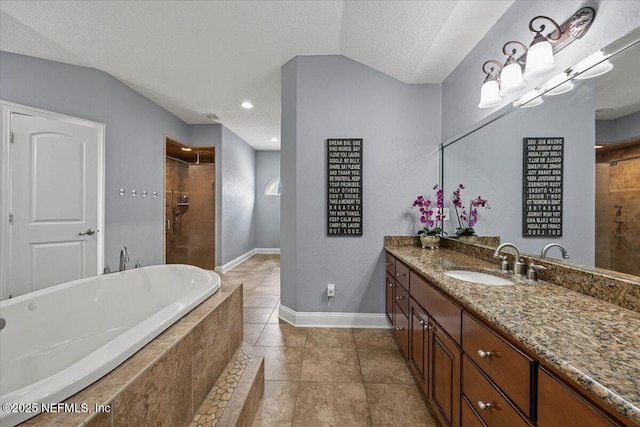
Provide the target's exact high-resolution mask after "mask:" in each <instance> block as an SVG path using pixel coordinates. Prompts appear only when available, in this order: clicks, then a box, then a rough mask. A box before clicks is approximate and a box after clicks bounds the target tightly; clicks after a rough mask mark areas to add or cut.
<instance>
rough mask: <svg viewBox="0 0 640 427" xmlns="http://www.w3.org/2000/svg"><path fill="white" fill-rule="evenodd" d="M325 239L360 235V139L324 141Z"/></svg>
mask: <svg viewBox="0 0 640 427" xmlns="http://www.w3.org/2000/svg"><path fill="white" fill-rule="evenodd" d="M327 236H362V139H327Z"/></svg>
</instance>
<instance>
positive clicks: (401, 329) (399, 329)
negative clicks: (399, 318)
mask: <svg viewBox="0 0 640 427" xmlns="http://www.w3.org/2000/svg"><path fill="white" fill-rule="evenodd" d="M396 331H404V328H401V327H397V328H396Z"/></svg>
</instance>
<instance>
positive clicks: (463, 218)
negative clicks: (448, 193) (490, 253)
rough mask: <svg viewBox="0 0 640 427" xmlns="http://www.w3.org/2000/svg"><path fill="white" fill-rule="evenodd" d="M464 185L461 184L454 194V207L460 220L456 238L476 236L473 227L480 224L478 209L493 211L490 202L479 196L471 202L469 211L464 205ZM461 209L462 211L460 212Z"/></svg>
mask: <svg viewBox="0 0 640 427" xmlns="http://www.w3.org/2000/svg"><path fill="white" fill-rule="evenodd" d="M464 188H465V187H464V185H462V184H460V185H459V186H458V188H457V189H456V191H454V192H453V207H454V209H455V210H456V217H457V218H458V228H456V236H458V237H459V236H474V235H475V234H476V232H475V230H474V229H473V227H475V225H476V224H477V223H478V208H485V209H491V206H489V202H488V201H487V200H485V199H483V198H482V197H480V196H478V197H477V198H475V199H472V200H471V201H470V202H469V211H467V210H466V208H465V206H464V205H463V204H462V197H461V194H460V193H461V191H462V190H464ZM458 209H460V211H458Z"/></svg>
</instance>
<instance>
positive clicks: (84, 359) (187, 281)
mask: <svg viewBox="0 0 640 427" xmlns="http://www.w3.org/2000/svg"><path fill="white" fill-rule="evenodd" d="M219 288H220V277H219V276H218V275H217V274H216V273H214V272H212V271H207V270H203V269H200V268H198V267H193V266H189V265H176V264H174V265H158V266H152V267H144V268H140V269H135V270H129V271H125V272H120V273H113V274H108V275H103V276H97V277H90V278H86V279H80V280H75V281H73V282H69V283H64V284H62V285H58V286H53V287H50V288H47V289H43V290H41V291H37V292H33V293H30V294H26V295H22V296H19V297H17V298H13V299H10V300H5V301H2V302H0V317H2V319H4V320H5V321H6V326H5V327H4V328H3V329H2V330H1V331H0V365H1V367H0V389H1V392H0V395H1V396H0V400H1V403H2V409H1V410H0V424H1V425H2V426H5V425H11V426H13V425H15V424H17V423H20V422H22V421H24V420H26V419H28V418H30V417H32V416H34V415H36V414H37V413H39V412H41V411H42V410H43V408H46V407H47V406H46V405H43V404H46V403H58V402H62V401H63V400H64V399H66V398H68V397H70V396H72V395H73V394H75V393H77V392H78V391H80V390H82V389H83V388H85V387H87V386H88V385H90V384H91V383H93V382H95V381H96V380H98V379H99V378H100V377H102V376H104V375H105V374H107V373H108V372H109V371H111V370H113V369H114V368H115V367H117V366H118V365H119V364H121V363H122V362H124V361H125V360H126V359H127V358H129V357H130V356H132V355H133V354H134V353H135V352H136V351H138V350H139V349H140V348H142V347H143V346H144V345H145V344H147V343H148V342H150V341H151V340H152V339H153V338H155V337H156V336H157V335H159V334H160V333H161V332H162V331H164V330H165V329H167V328H168V327H169V326H171V325H172V324H173V323H174V322H176V321H177V320H178V319H180V318H181V317H182V316H184V315H185V314H187V313H188V312H189V311H190V310H192V309H193V308H194V307H195V306H197V305H198V304H200V303H201V302H202V301H204V300H205V299H207V298H208V297H209V296H211V295H212V294H214V293H215V292H216V291H217V290H218V289H219ZM45 410H46V409H45Z"/></svg>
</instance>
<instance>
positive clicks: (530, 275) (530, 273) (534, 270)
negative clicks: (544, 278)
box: [527, 263, 547, 281]
mask: <svg viewBox="0 0 640 427" xmlns="http://www.w3.org/2000/svg"><path fill="white" fill-rule="evenodd" d="M546 269H547V267H545V266H543V265H537V264H534V263H531V264H529V269H528V270H527V279H531V280H536V281H537V280H538V270H546Z"/></svg>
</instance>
